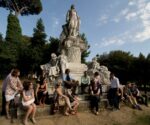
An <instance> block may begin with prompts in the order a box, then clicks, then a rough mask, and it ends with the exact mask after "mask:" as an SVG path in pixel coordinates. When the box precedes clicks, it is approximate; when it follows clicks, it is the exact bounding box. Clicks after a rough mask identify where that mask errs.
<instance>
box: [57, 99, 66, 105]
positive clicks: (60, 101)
mask: <svg viewBox="0 0 150 125" xmlns="http://www.w3.org/2000/svg"><path fill="white" fill-rule="evenodd" d="M58 103H59V106H64V105H65V104H66V102H65V99H64V98H58Z"/></svg>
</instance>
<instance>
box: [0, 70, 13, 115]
mask: <svg viewBox="0 0 150 125" xmlns="http://www.w3.org/2000/svg"><path fill="white" fill-rule="evenodd" d="M12 71H13V69H12V70H11V72H12ZM11 72H10V73H9V74H8V75H7V76H6V78H5V79H4V80H3V82H2V111H1V115H6V110H5V105H6V98H5V91H6V86H7V79H8V77H10V75H11Z"/></svg>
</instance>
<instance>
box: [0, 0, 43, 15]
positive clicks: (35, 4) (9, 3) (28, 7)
mask: <svg viewBox="0 0 150 125" xmlns="http://www.w3.org/2000/svg"><path fill="white" fill-rule="evenodd" d="M0 7H3V8H6V9H8V10H10V11H11V12H15V15H16V16H18V15H19V14H21V15H29V14H32V15H33V14H39V13H40V12H41V11H42V4H41V1H40V0H0Z"/></svg>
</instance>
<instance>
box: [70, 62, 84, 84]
mask: <svg viewBox="0 0 150 125" xmlns="http://www.w3.org/2000/svg"><path fill="white" fill-rule="evenodd" d="M67 65H68V69H70V74H71V76H72V77H73V78H74V79H75V80H78V81H79V84H81V76H82V75H83V73H84V71H86V70H87V66H86V65H85V64H81V63H68V64H67Z"/></svg>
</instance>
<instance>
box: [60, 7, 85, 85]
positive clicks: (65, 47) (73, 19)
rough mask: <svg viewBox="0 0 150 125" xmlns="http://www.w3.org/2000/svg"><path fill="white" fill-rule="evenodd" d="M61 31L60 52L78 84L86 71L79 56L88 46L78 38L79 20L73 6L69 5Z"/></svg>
mask: <svg viewBox="0 0 150 125" xmlns="http://www.w3.org/2000/svg"><path fill="white" fill-rule="evenodd" d="M62 29H63V30H62V33H61V35H60V51H61V53H62V52H63V54H64V56H66V57H67V64H66V67H67V68H69V69H70V71H71V74H72V76H73V77H74V78H75V79H76V80H79V82H80V79H81V76H82V75H83V72H84V71H85V70H87V66H86V65H85V64H81V54H82V52H83V51H85V50H86V49H87V48H88V45H87V43H86V42H85V41H83V40H82V39H81V37H80V34H79V29H80V18H79V16H78V15H77V12H76V10H75V7H74V5H71V8H70V10H68V12H67V15H66V24H64V25H63V26H62ZM65 63H66V62H65Z"/></svg>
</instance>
